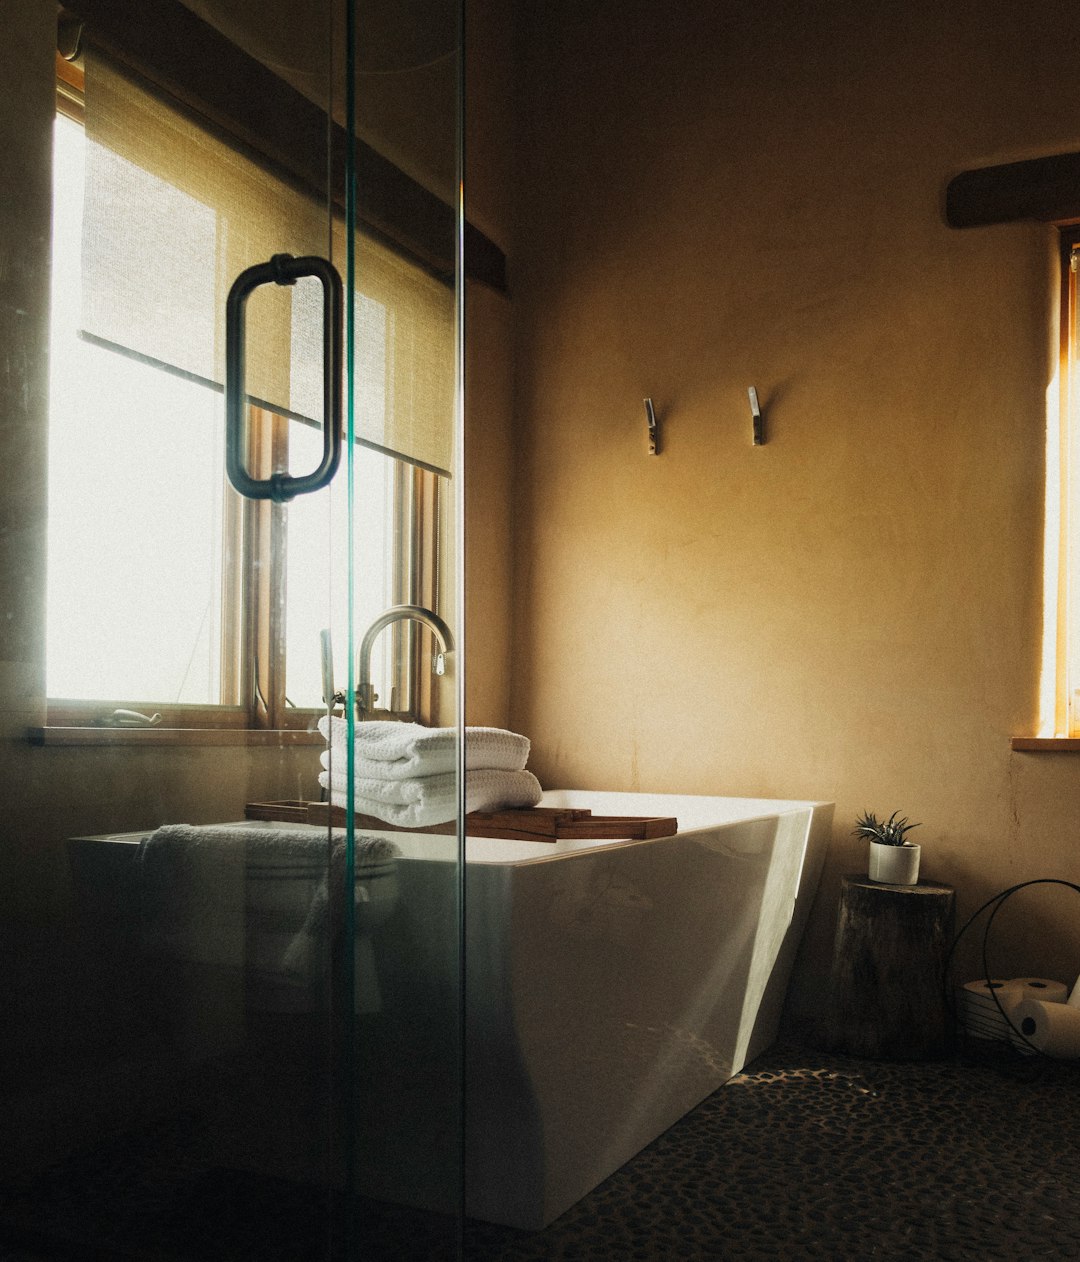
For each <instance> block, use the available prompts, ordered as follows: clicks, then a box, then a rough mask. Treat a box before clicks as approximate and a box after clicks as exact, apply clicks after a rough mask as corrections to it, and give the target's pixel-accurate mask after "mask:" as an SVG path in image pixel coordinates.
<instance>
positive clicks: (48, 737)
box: [29, 727, 1080, 746]
mask: <svg viewBox="0 0 1080 1262" xmlns="http://www.w3.org/2000/svg"><path fill="white" fill-rule="evenodd" d="M29 736H30V743H31V744H32V745H142V746H147V745H247V746H259V745H264V746H265V745H325V743H326V742H325V740H324V739H323V738H322V736H320V735H319V733H318V732H308V731H305V730H304V729H303V728H277V729H268V730H266V731H260V730H254V729H249V728H239V727H233V728H228V727H32V728H30V730H29ZM1078 743H1080V742H1078Z"/></svg>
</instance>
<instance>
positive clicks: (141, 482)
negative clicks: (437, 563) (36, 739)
mask: <svg viewBox="0 0 1080 1262" xmlns="http://www.w3.org/2000/svg"><path fill="white" fill-rule="evenodd" d="M83 122H84V125H80V122H79V121H78V120H76V119H73V118H71V117H67V116H66V115H64V114H61V115H60V116H58V120H57V141H56V143H57V156H56V164H55V167H56V179H57V184H56V202H55V205H56V213H55V230H54V289H53V304H54V305H53V311H54V320H53V325H54V345H53V364H54V374H53V375H54V379H53V384H52V399H53V402H52V408H51V413H52V414H51V422H50V425H51V433H50V536H49V612H48V637H49V638H48V663H49V668H48V669H49V676H48V687H49V695H50V697H51V698H53V699H54V700H53V701H52V702H51V703H50V723H54V724H55V723H57V722H60V723H64V722H72V721H75V722H77V721H80V716H81V717H82V721H86V720H87V719H88V718H93V717H97V716H99V715H100V714H102V713H103V712H108V709H109V707H110V706H123V707H125V708H131V709H143V710H149V709H151V708H153V709H155V710H157V711H159V712H161V713H163V714H164V715H165V718H166V721H167V722H169V723H170V724H179V725H184V724H191V725H196V726H201V725H203V724H205V723H213V724H222V723H223V724H227V725H234V726H263V727H281V726H289V725H302V724H303V723H304V722H305V721H306V717H307V716H305V715H304V714H303V713H302V712H303V711H304V710H305V709H306V710H308V711H309V712H310V709H311V708H314V707H317V706H318V705H319V704H320V697H321V676H320V670H319V631H320V629H321V628H322V627H323V626H325V625H326V623H327V621H328V620H329V621H330V622H331V629H332V632H333V638H334V641H335V643H336V644H337V645H343V644H344V643H345V642H346V639H345V629H344V628H345V623H346V609H345V606H344V600H345V596H346V583H345V573H346V552H347V530H348V526H347V513H346V502H345V494H346V488H345V485H344V480H343V479H339V484H338V485H334V486H332V487H331V488H330V489H328V490H327V491H326V492H320V493H319V494H318V495H316V496H313V497H310V498H309V499H307V500H296V501H293V502H292V503H290V504H288V505H284V506H283V505H272V504H270V503H269V502H260V503H257V504H254V503H251V502H247V501H242V500H240V499H239V497H237V496H236V495H235V494H234V493H233V492H232V490H231V488H229V487H228V485H227V483H226V482H225V479H224V471H223V463H224V461H223V454H224V435H223V421H222V413H223V403H222V389H221V387H222V382H223V379H224V378H223V362H224V328H223V325H224V305H225V295H226V293H227V291H228V288H229V285H230V284H231V282H232V280H233V278H234V277H235V276H236V274H237V273H238V272H239V271H241V270H242V269H243V268H244V267H246V266H248V265H249V264H250V263H254V262H262V261H265V260H266V259H267V258H269V257H270V256H271V255H272V254H274V253H279V252H282V251H286V252H289V253H293V254H303V253H315V254H321V255H326V254H327V253H328V252H329V253H330V254H331V257H332V258H333V261H334V262H335V264H336V265H337V266H338V268H339V270H340V271H342V272H343V273H344V270H345V266H344V258H345V244H346V242H345V230H344V226H343V224H342V223H341V221H340V218H339V217H337V216H335V215H333V214H332V213H331V210H330V209H329V208H328V206H327V204H326V202H325V200H323V201H320V200H319V199H318V198H317V197H313V196H312V195H311V194H310V191H308V190H300V189H297V188H295V187H293V186H292V185H290V184H289V183H288V182H286V181H285V180H283V179H281V178H279V177H277V176H276V175H275V174H273V173H272V172H271V171H270V170H268V169H267V168H266V167H265V166H263V165H262V164H261V163H259V162H258V161H255V160H253V158H252V157H251V155H250V154H244V153H241V152H240V151H239V150H238V149H237V148H236V147H235V146H233V145H232V144H230V143H228V142H226V141H225V140H223V139H222V138H220V137H219V136H217V135H214V134H211V133H210V132H209V131H208V130H206V129H204V128H202V127H200V126H198V125H196V124H195V123H194V122H193V121H192V120H191V119H190V118H188V117H187V116H186V115H185V114H184V113H182V112H181V111H180V110H178V109H176V108H174V107H173V106H172V105H171V104H170V103H169V102H168V101H167V100H165V99H163V98H162V97H160V96H159V95H157V94H155V93H153V92H151V91H149V90H147V89H146V88H145V86H144V85H142V84H140V83H139V82H137V81H136V80H134V79H133V78H131V77H129V76H128V75H126V74H124V73H123V72H122V71H120V70H119V69H118V68H116V67H113V66H110V65H109V64H108V63H107V62H105V61H104V60H103V59H94V58H91V59H90V61H89V64H88V66H87V78H86V85H85V114H84V120H83ZM328 240H329V243H330V244H329V249H328ZM356 258H357V265H356V277H357V292H356V294H355V302H356V308H355V321H354V323H355V358H356V369H357V374H358V376H359V377H360V379H361V381H362V388H361V389H360V390H359V392H358V396H357V397H358V405H357V417H356V433H357V446H356V450H355V462H356V466H355V467H356V485H357V490H358V494H357V497H356V505H357V507H356V510H355V513H354V518H355V521H354V527H355V535H356V541H357V554H358V556H360V557H361V558H362V559H363V564H362V565H361V566H360V567H359V569H358V572H357V592H356V625H357V627H358V628H360V629H362V628H363V627H364V626H366V625H367V622H368V621H369V620H370V619H371V618H373V617H374V616H375V615H376V614H377V613H379V612H380V611H381V610H382V609H383V608H385V607H386V606H387V605H389V604H393V603H397V602H401V601H410V600H411V601H418V602H420V603H424V604H428V605H433V604H434V603H436V584H437V575H436V574H435V573H434V567H433V559H434V558H435V557H436V556H437V555H438V548H437V546H435V543H434V542H433V538H432V537H433V536H434V534H435V533H436V531H437V525H438V515H439V509H438V490H439V486H440V485H441V484H442V483H443V482H444V480H445V476H446V474H447V473H448V471H449V465H450V459H451V454H450V453H451V439H452V431H453V427H452V423H451V418H452V415H453V390H454V381H453V355H452V353H451V351H450V350H448V348H452V345H453V336H454V329H453V319H454V311H453V295H452V292H451V291H450V290H449V289H448V288H447V287H446V286H445V285H444V284H442V283H441V282H440V281H439V280H437V279H436V278H434V277H432V276H431V275H429V274H427V273H426V272H425V271H424V270H423V269H422V268H420V267H418V266H416V265H415V264H413V263H412V262H410V261H409V260H407V259H405V258H403V257H400V256H399V255H398V254H396V253H395V252H394V251H392V250H390V249H388V248H387V247H386V246H384V245H382V244H381V243H380V242H378V241H376V240H375V239H374V238H372V237H370V236H368V235H367V234H364V233H361V234H358V237H357V246H356ZM248 344H249V353H248V372H247V389H248V394H249V401H250V417H249V435H250V444H249V447H250V450H249V467H250V468H251V470H252V472H253V473H257V474H258V475H259V476H266V474H267V473H268V472H270V471H273V470H278V469H286V470H288V471H289V472H292V473H294V474H296V473H301V472H305V471H307V470H309V469H310V468H312V467H314V465H315V464H317V463H318V455H317V453H316V449H317V448H318V447H319V446H320V444H321V436H320V432H319V426H320V425H321V406H322V359H321V355H322V327H321V296H320V292H319V288H318V284H317V282H315V281H313V280H312V281H303V280H302V281H300V282H298V284H297V285H296V286H295V287H291V288H278V287H264V288H263V289H261V290H259V291H257V292H256V293H255V294H254V295H253V296H252V298H251V299H250V300H249V313H248ZM328 610H330V612H331V615H332V616H331V617H330V618H329V619H328V613H327V611H328ZM382 640H383V642H382V643H381V644H380V646H379V649H380V651H381V658H377V659H376V661H375V663H374V667H375V681H376V690H377V691H378V692H379V694H380V697H381V698H382V700H381V704H382V705H390V706H393V708H394V709H395V710H398V711H399V712H406V713H408V712H413V711H415V709H416V696H415V689H414V688H413V686H412V681H411V679H410V672H409V669H408V668H409V664H410V661H411V657H410V655H409V654H408V653H407V652H405V651H404V648H403V645H402V644H401V643H400V637H399V641H395V640H394V638H393V637H392V635H391V634H390V633H389V632H388V633H387V634H386V636H385V637H382ZM343 675H344V663H343V662H339V676H340V677H342V678H343Z"/></svg>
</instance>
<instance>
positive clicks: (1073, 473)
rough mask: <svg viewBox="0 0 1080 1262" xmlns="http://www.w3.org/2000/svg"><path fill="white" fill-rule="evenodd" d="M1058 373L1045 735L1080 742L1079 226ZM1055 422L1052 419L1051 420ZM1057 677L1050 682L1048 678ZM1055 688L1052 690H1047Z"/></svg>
mask: <svg viewBox="0 0 1080 1262" xmlns="http://www.w3.org/2000/svg"><path fill="white" fill-rule="evenodd" d="M1061 260H1062V269H1061V270H1062V285H1061V368H1060V373H1059V380H1058V388H1059V392H1060V400H1059V407H1058V409H1057V415H1058V417H1060V424H1059V425H1058V426H1057V427H1056V432H1055V427H1054V426H1053V425H1052V426H1051V431H1050V434H1049V441H1048V447H1047V472H1048V477H1047V489H1046V501H1047V528H1046V530H1047V549H1046V587H1047V595H1048V599H1047V602H1046V604H1047V612H1046V618H1047V637H1046V638H1047V646H1048V651H1047V654H1046V657H1047V661H1048V665H1049V666H1050V667H1051V669H1050V670H1048V671H1047V672H1046V674H1047V677H1048V679H1047V683H1048V686H1047V687H1045V688H1044V702H1043V716H1042V721H1041V725H1040V726H1041V730H1042V733H1043V735H1048V736H1069V737H1078V736H1080V294H1078V279H1080V277H1078V266H1080V227H1068V228H1063V229H1062V230H1061ZM1052 420H1053V418H1052ZM1051 677H1052V678H1051ZM1051 683H1052V685H1053V686H1052V687H1051V686H1049V684H1051Z"/></svg>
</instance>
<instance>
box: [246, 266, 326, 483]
mask: <svg viewBox="0 0 1080 1262" xmlns="http://www.w3.org/2000/svg"><path fill="white" fill-rule="evenodd" d="M302 276H315V277H317V278H318V280H319V281H320V282H321V283H322V291H323V420H322V434H323V450H322V460H321V461H320V463H319V467H318V468H317V469H314V470H312V472H311V473H305V474H303V475H302V476H300V477H293V476H292V475H291V474H288V473H274V474H271V475H270V477H268V478H253V477H252V476H251V474H250V473H248V471H247V468H246V467H245V465H244V435H245V429H246V427H245V424H244V422H245V415H246V412H245V404H246V402H247V391H246V383H245V376H246V346H245V336H246V324H245V305H246V303H247V298H248V295H249V294H250V293H251V292H252V290H254V289H258V287H259V286H260V285H269V284H274V285H292V284H295V283H296V281H298V280H299V279H300V278H301V277H302ZM343 311H344V299H343V296H342V286H341V277H340V276H339V275H338V272H337V268H335V267H334V265H333V264H332V263H331V262H330V261H329V259H323V258H318V257H317V256H315V255H307V256H305V257H303V258H294V257H293V255H291V254H275V255H274V257H273V258H272V259H270V261H269V262H268V263H256V264H255V266H254V267H248V268H245V269H244V271H242V272H241V273H240V275H239V276H237V278H236V280H234V281H233V284H232V288H231V289H230V290H229V297H228V299H227V300H226V303H225V467H226V470H227V471H228V474H229V481H230V482H231V483H232V484H233V486H234V487H235V488H236V489H237V491H239V492H240V494H241V495H243V496H246V497H247V498H248V499H251V500H274V501H275V502H276V503H284V502H286V501H288V500H291V499H293V498H294V497H295V496H297V495H307V494H309V493H310V492H312V491H318V490H319V489H320V488H321V487H324V486H326V484H327V483H328V482H329V481H330V479H331V478H332V477H333V476H334V474H335V473H336V472H337V467H338V464H339V463H340V461H341V391H342V367H343V362H344V353H343V340H344V334H343Z"/></svg>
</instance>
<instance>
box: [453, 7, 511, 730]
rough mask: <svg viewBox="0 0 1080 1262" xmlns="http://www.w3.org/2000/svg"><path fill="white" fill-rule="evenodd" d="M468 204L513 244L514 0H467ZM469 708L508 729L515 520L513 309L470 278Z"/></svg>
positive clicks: (472, 718) (497, 236)
mask: <svg viewBox="0 0 1080 1262" xmlns="http://www.w3.org/2000/svg"><path fill="white" fill-rule="evenodd" d="M466 31H467V42H466V48H467V61H466V66H465V72H466V99H467V102H468V108H467V110H466V121H465V128H466V130H465V212H466V215H467V216H468V218H469V220H470V221H471V222H472V223H474V224H476V226H477V227H478V228H480V229H481V230H482V231H483V232H485V233H486V234H487V235H488V236H489V237H490V238H491V240H493V241H494V242H495V243H496V244H497V245H498V246H499V247H500V248H501V249H503V250H504V251H507V250H508V249H509V245H510V234H511V223H512V209H513V197H512V190H513V181H512V178H511V177H510V172H511V171H512V169H513V157H512V121H513V111H512V102H513V88H512V73H513V63H512V56H511V32H510V8H509V6H508V5H507V4H505V3H504V2H503V0H468V2H467V7H466ZM465 321H466V359H465V452H466V457H465V458H466V468H465V634H466V640H467V647H466V653H465V671H466V678H465V709H466V719H467V722H469V723H471V724H481V725H487V726H493V727H505V726H507V724H508V723H509V713H510V627H511V613H512V592H513V581H512V567H513V553H512V535H511V532H512V522H513V487H512V484H513V459H514V453H513V445H512V441H511V439H512V425H511V422H512V415H513V406H514V400H513V307H512V305H511V302H510V299H509V297H508V296H506V295H502V294H497V293H495V292H493V291H492V290H490V289H487V288H485V287H484V286H483V285H478V284H474V283H472V282H470V283H469V285H468V287H467V301H466V310H465Z"/></svg>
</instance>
